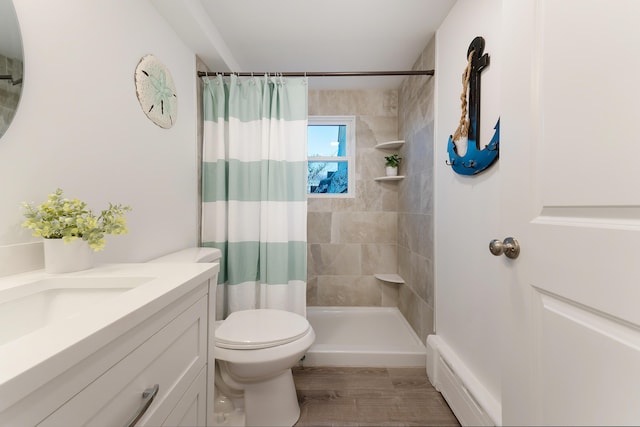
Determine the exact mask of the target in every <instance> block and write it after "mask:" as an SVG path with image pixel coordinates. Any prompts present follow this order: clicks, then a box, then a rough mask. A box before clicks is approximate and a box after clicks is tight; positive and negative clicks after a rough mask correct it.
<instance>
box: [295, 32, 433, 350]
mask: <svg viewBox="0 0 640 427" xmlns="http://www.w3.org/2000/svg"><path fill="white" fill-rule="evenodd" d="M434 61H435V41H432V42H430V43H429V44H428V45H427V46H426V48H425V49H424V51H423V52H422V54H421V55H420V57H419V58H418V59H417V60H416V63H415V64H414V67H413V68H414V69H433V68H434ZM433 89H434V81H433V77H427V76H416V77H408V78H407V79H406V80H405V81H404V83H403V84H402V86H401V88H400V90H399V91H392V90H391V91H310V93H309V114H310V115H355V116H356V117H357V121H356V126H357V130H356V132H357V133H356V136H357V145H356V147H357V159H356V198H355V199H310V200H309V204H308V206H309V213H308V231H309V232H308V249H309V251H308V284H307V304H308V305H310V306H314V305H338V306H348V305H353V306H397V307H398V308H399V309H400V311H401V312H402V314H403V315H404V316H405V318H406V319H407V320H408V322H409V323H410V324H411V326H412V327H413V329H414V330H415V331H416V333H417V334H418V336H419V337H420V338H421V339H422V340H423V341H424V340H425V339H426V337H427V335H428V334H430V333H432V332H433V328H434V324H433V319H434V306H435V305H434V283H433V278H434V273H433V253H434V248H433V244H434V243H433V235H434V233H433V146H434V140H433V135H434V129H433V124H434V107H433V106H434V94H433ZM396 139H404V140H405V145H404V146H403V147H402V148H401V149H400V150H398V151H399V152H400V156H401V157H402V158H403V161H402V164H401V166H400V171H399V172H400V174H401V175H405V179H404V180H402V181H399V182H377V181H374V178H375V177H376V176H381V175H383V174H384V156H385V155H388V152H386V151H381V150H377V149H375V148H374V146H375V145H376V144H379V143H381V142H385V141H391V140H396ZM378 272H383V273H389V272H391V273H395V272H397V273H399V274H400V275H401V276H402V277H403V279H404V280H405V284H404V285H400V286H398V285H392V284H387V283H384V282H381V281H379V280H376V279H375V278H374V277H373V274H374V273H378Z"/></svg>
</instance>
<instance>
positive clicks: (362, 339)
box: [302, 307, 426, 368]
mask: <svg viewBox="0 0 640 427" xmlns="http://www.w3.org/2000/svg"><path fill="white" fill-rule="evenodd" d="M307 319H308V320H309V323H310V324H311V326H312V327H313V329H314V331H315V333H316V340H315V342H314V344H313V345H312V346H311V348H310V349H309V350H308V351H307V354H306V357H305V359H304V360H303V362H302V365H303V366H362V367H380V368H385V367H386V368H390V367H416V366H426V348H425V345H424V344H423V343H422V342H421V341H420V339H419V338H418V336H417V335H416V333H415V332H414V331H413V329H412V328H411V326H410V325H409V323H408V322H407V321H406V320H405V318H404V317H403V316H402V314H401V313H400V311H399V310H398V309H397V308H395V307H307Z"/></svg>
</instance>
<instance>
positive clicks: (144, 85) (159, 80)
mask: <svg viewBox="0 0 640 427" xmlns="http://www.w3.org/2000/svg"><path fill="white" fill-rule="evenodd" d="M135 81H136V95H137V96H138V101H140V106H141V107H142V111H144V113H145V114H146V115H147V117H149V119H150V120H151V121H152V122H153V123H155V124H157V125H158V126H160V127H161V128H164V129H169V128H170V127H171V126H173V124H174V123H175V122H176V118H177V117H178V95H177V94H176V87H175V85H174V83H173V78H172V77H171V73H170V72H169V70H168V69H167V68H166V67H165V66H164V64H162V63H161V62H160V61H159V60H158V59H157V58H156V57H155V56H153V55H145V56H143V57H142V59H140V62H138V66H137V67H136V72H135Z"/></svg>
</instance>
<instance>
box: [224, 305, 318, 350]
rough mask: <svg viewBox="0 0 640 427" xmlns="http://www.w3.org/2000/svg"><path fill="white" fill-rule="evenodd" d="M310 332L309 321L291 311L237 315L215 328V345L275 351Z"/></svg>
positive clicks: (231, 315) (240, 313) (236, 313)
mask: <svg viewBox="0 0 640 427" xmlns="http://www.w3.org/2000/svg"><path fill="white" fill-rule="evenodd" d="M309 328H310V326H309V322H308V321H307V319H305V318H304V317H302V316H300V315H299V314H296V313H292V312H289V311H284V310H274V309H268V308H261V309H257V310H244V311H234V312H233V313H231V314H230V315H229V316H228V317H227V318H226V319H225V320H224V321H223V322H222V324H221V325H220V326H219V327H217V328H216V333H215V337H216V345H217V346H218V347H223V348H229V349H244V350H252V349H258V348H267V347H274V346H277V345H282V344H286V343H289V342H291V341H295V340H297V339H298V338H300V337H301V336H303V335H305V334H306V333H307V332H308V331H309Z"/></svg>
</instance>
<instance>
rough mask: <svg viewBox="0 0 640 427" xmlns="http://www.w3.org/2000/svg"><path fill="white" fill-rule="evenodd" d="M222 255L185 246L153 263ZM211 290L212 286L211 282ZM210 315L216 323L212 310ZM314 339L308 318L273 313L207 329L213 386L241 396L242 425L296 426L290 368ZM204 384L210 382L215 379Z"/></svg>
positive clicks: (247, 313) (234, 317)
mask: <svg viewBox="0 0 640 427" xmlns="http://www.w3.org/2000/svg"><path fill="white" fill-rule="evenodd" d="M220 257H221V252H220V250H218V249H215V248H188V249H184V250H182V251H178V252H174V253H172V254H169V255H165V256H163V257H160V258H156V259H154V260H152V261H151V262H217V261H218V260H219V259H220ZM210 286H216V283H215V281H214V280H212V281H211V285H210ZM215 295H216V292H215V289H210V290H209V296H210V298H211V299H215ZM209 306H210V307H215V301H212V300H210V303H209ZM209 316H210V318H211V319H215V316H214V315H213V313H211V311H210V312H209ZM212 322H213V321H212ZM211 331H213V333H212V332H211ZM314 340H315V333H314V331H313V328H312V327H311V325H310V324H309V322H308V321H307V319H306V318H304V317H303V316H300V315H299V314H296V313H292V312H289V311H283V310H275V309H254V310H244V311H236V312H233V313H231V314H230V315H229V316H227V318H226V319H225V320H221V321H217V322H215V323H214V328H210V333H209V365H210V366H211V365H214V360H213V359H214V358H215V364H216V365H217V366H216V369H217V371H218V372H217V375H215V382H216V386H220V387H219V388H223V389H225V390H232V391H235V392H237V393H239V394H241V395H242V396H243V399H244V402H243V405H244V418H245V425H246V426H292V425H293V424H295V423H296V421H297V420H298V418H299V416H300V406H299V405H298V399H297V396H296V389H295V384H294V382H293V375H292V373H291V368H292V367H293V366H294V365H295V364H296V363H298V361H299V360H300V359H301V358H302V357H303V356H304V354H305V352H306V351H307V350H308V349H309V347H311V344H313V342H314ZM208 380H209V381H212V380H213V375H210V376H209V379H208ZM219 382H223V383H224V384H219ZM208 411H209V412H211V410H208ZM225 416H226V415H225ZM207 419H208V420H209V416H207ZM211 420H212V423H213V424H217V425H229V423H227V421H226V420H225V419H224V418H221V417H220V414H217V416H216V417H213V418H212V419H211ZM208 424H209V423H208Z"/></svg>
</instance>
